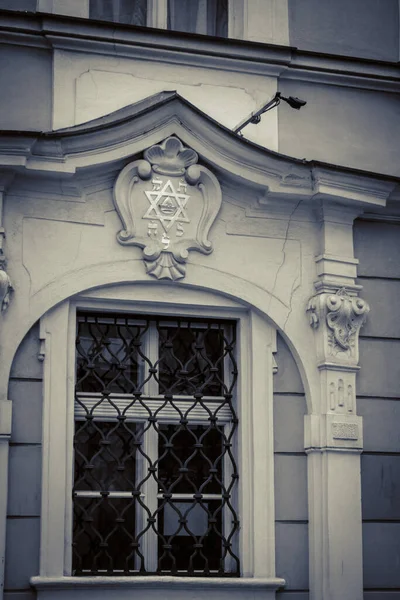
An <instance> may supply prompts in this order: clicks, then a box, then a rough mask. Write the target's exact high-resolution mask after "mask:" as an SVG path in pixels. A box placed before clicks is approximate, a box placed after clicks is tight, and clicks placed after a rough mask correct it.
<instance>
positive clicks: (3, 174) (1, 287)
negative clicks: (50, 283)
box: [0, 169, 14, 312]
mask: <svg viewBox="0 0 400 600" xmlns="http://www.w3.org/2000/svg"><path fill="white" fill-rule="evenodd" d="M13 178H14V174H13V173H12V172H10V171H7V170H3V169H0V311H1V312H3V311H5V310H6V309H7V308H8V305H9V304H10V296H11V292H12V291H13V286H12V284H11V279H10V276H9V275H8V273H7V271H6V256H5V253H4V240H5V237H6V232H5V229H4V227H3V210H4V209H3V205H4V194H5V190H6V188H7V187H8V185H9V183H10V182H11V181H12V180H13Z"/></svg>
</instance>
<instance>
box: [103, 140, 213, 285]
mask: <svg viewBox="0 0 400 600" xmlns="http://www.w3.org/2000/svg"><path fill="white" fill-rule="evenodd" d="M197 162H198V155H197V154H196V152H195V151H194V150H192V149H190V148H185V147H184V145H183V144H182V142H181V141H180V140H179V139H178V138H176V137H169V138H167V139H166V140H165V141H164V142H163V143H162V144H157V145H154V146H152V147H151V148H149V149H148V150H145V152H144V154H143V159H142V160H137V161H134V162H132V163H130V164H129V165H127V166H126V167H125V168H124V169H123V170H122V171H121V173H120V174H119V176H118V178H117V180H116V182H115V186H114V204H115V208H116V210H117V213H118V215H119V217H120V219H121V222H122V225H123V229H122V230H121V231H120V232H119V233H118V234H117V240H118V242H119V243H120V244H122V245H132V246H139V247H141V248H143V259H144V261H145V265H146V270H147V273H148V274H149V275H152V276H153V277H156V278H157V279H170V280H177V279H182V278H183V277H185V274H186V261H187V258H188V256H189V250H196V251H197V252H201V253H203V254H210V252H212V249H213V248H212V243H211V242H210V240H209V239H208V234H209V231H210V228H211V226H212V224H213V223H214V221H215V219H216V217H217V214H218V212H219V209H220V207H221V199H222V198H221V188H220V185H219V183H218V181H217V178H216V177H215V175H213V174H212V173H211V172H210V171H209V170H208V169H206V168H205V167H203V166H201V165H198V164H197Z"/></svg>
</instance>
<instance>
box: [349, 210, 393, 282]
mask: <svg viewBox="0 0 400 600" xmlns="http://www.w3.org/2000/svg"><path fill="white" fill-rule="evenodd" d="M354 256H355V257H356V258H358V260H359V261H360V263H359V265H358V268H357V272H358V275H359V276H361V275H366V276H367V277H394V278H400V225H395V224H391V223H390V224H388V223H378V222H374V221H357V220H356V221H355V224H354Z"/></svg>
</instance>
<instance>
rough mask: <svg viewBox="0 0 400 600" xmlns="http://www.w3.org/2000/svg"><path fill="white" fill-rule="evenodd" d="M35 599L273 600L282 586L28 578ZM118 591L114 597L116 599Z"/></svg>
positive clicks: (271, 582)
mask: <svg viewBox="0 0 400 600" xmlns="http://www.w3.org/2000/svg"><path fill="white" fill-rule="evenodd" d="M31 585H32V586H33V587H34V588H35V590H36V591H37V594H38V599H39V600H53V599H57V600H68V599H69V598H73V599H74V600H80V599H81V598H82V600H92V599H93V600H102V598H103V597H104V599H106V598H107V599H109V598H118V600H125V599H128V598H130V599H131V598H132V594H133V593H135V592H136V593H138V594H140V598H141V599H143V600H147V599H149V600H184V599H186V600H187V599H188V598H191V599H193V600H194V599H196V600H202V599H203V598H204V599H205V600H225V599H226V600H228V599H229V600H235V599H239V598H241V599H242V598H248V597H249V595H251V598H252V599H254V600H256V599H258V598H259V599H260V600H261V599H262V600H273V599H274V598H275V591H276V590H277V589H278V588H280V587H282V586H284V585H285V580H284V579H280V578H277V577H276V578H275V577H274V578H273V577H271V578H263V579H261V578H260V579H259V578H216V577H212V578H211V577H210V578H207V577H193V578H192V577H168V576H166V577H164V576H163V577H157V576H148V577H40V576H39V577H32V579H31ZM116 590H118V596H116V595H115V594H116Z"/></svg>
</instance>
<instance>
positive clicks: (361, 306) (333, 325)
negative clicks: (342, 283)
mask: <svg viewBox="0 0 400 600" xmlns="http://www.w3.org/2000/svg"><path fill="white" fill-rule="evenodd" d="M321 299H322V305H323V304H325V307H326V325H327V327H328V328H329V330H330V344H331V346H337V347H338V348H339V349H340V350H342V351H347V350H350V349H351V346H352V344H353V343H354V340H355V337H356V334H357V333H358V331H359V330H360V328H361V327H362V325H364V323H365V319H366V317H367V314H368V312H369V306H368V304H367V302H365V300H362V299H361V298H358V297H357V296H350V295H349V294H348V293H347V291H346V289H345V288H341V289H340V290H338V291H337V292H336V293H335V294H322V295H320V296H314V297H313V298H311V300H310V302H309V304H308V308H307V312H308V313H309V315H310V325H311V327H313V328H314V329H316V328H317V327H319V324H320V318H321V317H320V315H319V312H318V301H317V300H319V301H320V302H321ZM322 308H323V306H321V309H322Z"/></svg>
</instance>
